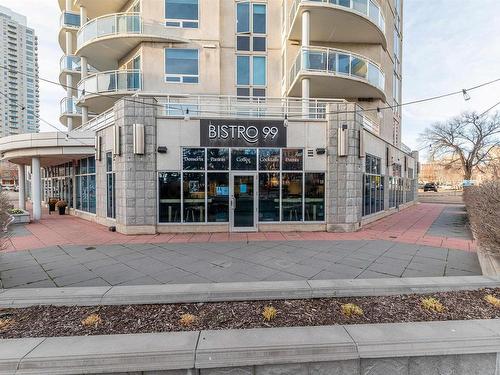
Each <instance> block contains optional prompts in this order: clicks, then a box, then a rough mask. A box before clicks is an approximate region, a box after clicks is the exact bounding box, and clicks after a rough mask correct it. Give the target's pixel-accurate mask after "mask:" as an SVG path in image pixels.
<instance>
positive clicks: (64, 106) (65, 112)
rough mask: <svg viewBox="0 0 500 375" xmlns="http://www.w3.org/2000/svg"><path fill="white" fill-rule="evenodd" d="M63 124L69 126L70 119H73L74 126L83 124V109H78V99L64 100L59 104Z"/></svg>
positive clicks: (60, 119)
mask: <svg viewBox="0 0 500 375" xmlns="http://www.w3.org/2000/svg"><path fill="white" fill-rule="evenodd" d="M59 107H60V115H59V121H60V122H61V124H63V125H65V126H68V118H69V117H71V118H73V126H74V127H76V126H79V125H80V124H81V123H82V109H81V108H80V107H77V105H76V98H68V97H65V98H62V100H61V102H60V103H59Z"/></svg>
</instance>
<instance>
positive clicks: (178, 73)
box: [165, 48, 199, 83]
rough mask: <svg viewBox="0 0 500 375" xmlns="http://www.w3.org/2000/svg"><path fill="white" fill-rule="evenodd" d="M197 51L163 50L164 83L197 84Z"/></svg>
mask: <svg viewBox="0 0 500 375" xmlns="http://www.w3.org/2000/svg"><path fill="white" fill-rule="evenodd" d="M198 63H199V56H198V50H197V49H182V48H166V49H165V81H166V82H177V83H198V82H199V68H198V65H199V64H198Z"/></svg>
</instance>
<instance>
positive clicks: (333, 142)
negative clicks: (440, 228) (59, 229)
mask: <svg viewBox="0 0 500 375" xmlns="http://www.w3.org/2000/svg"><path fill="white" fill-rule="evenodd" d="M59 5H60V7H61V10H62V16H61V21H62V23H61V32H60V35H59V42H60V45H61V48H62V49H63V51H64V56H63V57H62V59H61V76H60V81H61V83H62V84H63V85H64V87H66V88H67V95H66V97H65V98H63V99H62V101H61V121H62V122H63V123H64V124H65V125H67V126H68V129H69V130H72V131H71V132H70V133H69V135H70V140H69V142H72V143H73V144H74V148H73V149H71V150H66V151H67V156H66V155H64V156H60V157H59V163H54V160H50V161H48V159H49V158H47V161H45V160H44V158H41V160H38V161H35V164H37V163H38V162H40V163H41V165H42V166H44V167H45V168H43V170H42V172H41V173H42V175H41V177H40V181H41V182H42V184H40V186H43V188H42V187H40V188H39V189H40V196H41V199H44V198H45V199H47V198H48V197H50V196H58V197H64V198H65V199H67V200H68V201H69V202H70V206H71V207H72V211H71V212H72V213H74V214H76V215H79V216H81V217H85V218H87V219H89V220H94V221H97V222H99V223H101V224H103V225H107V226H113V227H116V229H117V230H118V231H119V232H122V233H128V234H136V233H158V232H232V231H274V230H279V231H291V230H308V231H321V230H331V231H354V230H357V229H359V228H360V227H361V226H362V225H363V224H365V223H367V222H370V221H372V220H375V219H377V218H380V217H382V216H384V215H388V214H390V213H391V212H394V211H395V210H398V209H401V208H404V207H406V206H408V205H411V204H413V202H414V201H415V189H416V183H415V180H416V176H417V172H418V171H417V156H418V155H417V154H416V153H412V152H411V151H410V150H409V149H407V148H406V147H405V146H404V145H402V144H401V131H400V127H401V125H400V124H401V120H400V111H399V106H398V104H399V103H400V102H401V38H402V32H401V22H402V4H401V3H400V2H399V1H398V0H379V1H375V0H329V1H326V0H324V1H317V0H316V1H313V0H283V1H282V0H268V1H264V0H254V1H239V0H147V1H145V0H143V1H125V0H123V1H122V0H113V1H101V2H95V1H90V0H66V1H64V0H61V1H59ZM88 134H94V135H95V141H94V147H95V150H94V152H92V153H89V154H86V155H82V156H81V157H78V158H74V154H75V152H79V151H77V150H83V149H84V148H85V147H87V146H88V145H85V147H84V146H82V147H80V148H78V146H77V145H76V144H75V142H73V141H72V139H74V140H77V139H78V138H79V136H80V135H85V137H87V136H88ZM56 138H57V137H56ZM85 139H87V138H85ZM6 147H7V146H2V145H0V149H3V150H4V155H5V156H4V157H7V158H10V160H12V161H14V162H15V158H14V157H9V150H8V149H6ZM12 152H13V150H12ZM39 159H40V158H39ZM19 161H20V160H19ZM36 180H37V181H38V179H37V178H36Z"/></svg>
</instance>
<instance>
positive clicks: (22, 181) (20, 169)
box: [17, 164, 26, 210]
mask: <svg viewBox="0 0 500 375" xmlns="http://www.w3.org/2000/svg"><path fill="white" fill-rule="evenodd" d="M17 174H18V178H17V179H18V185H19V208H20V209H21V210H25V209H26V167H25V166H24V164H19V165H18V166H17Z"/></svg>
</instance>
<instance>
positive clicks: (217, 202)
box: [207, 173, 229, 223]
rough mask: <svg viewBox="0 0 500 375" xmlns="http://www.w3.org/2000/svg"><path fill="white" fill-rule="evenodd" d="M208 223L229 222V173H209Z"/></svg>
mask: <svg viewBox="0 0 500 375" xmlns="http://www.w3.org/2000/svg"><path fill="white" fill-rule="evenodd" d="M207 194H208V201H207V203H208V221H209V222H217V223H220V222H224V223H226V222H228V221H229V173H208V175H207Z"/></svg>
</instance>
